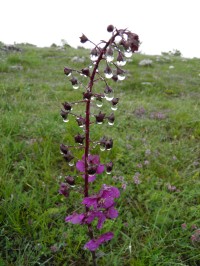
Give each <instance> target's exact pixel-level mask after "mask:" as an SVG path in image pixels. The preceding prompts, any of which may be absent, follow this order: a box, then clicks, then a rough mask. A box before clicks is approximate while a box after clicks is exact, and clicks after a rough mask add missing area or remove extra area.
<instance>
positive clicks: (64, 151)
mask: <svg viewBox="0 0 200 266" xmlns="http://www.w3.org/2000/svg"><path fill="white" fill-rule="evenodd" d="M68 151H69V149H68V146H66V145H64V144H60V152H62V153H64V154H67V153H68Z"/></svg>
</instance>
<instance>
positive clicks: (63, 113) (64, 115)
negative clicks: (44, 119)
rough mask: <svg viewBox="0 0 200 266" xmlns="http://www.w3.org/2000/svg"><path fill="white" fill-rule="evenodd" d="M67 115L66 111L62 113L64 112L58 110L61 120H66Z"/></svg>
mask: <svg viewBox="0 0 200 266" xmlns="http://www.w3.org/2000/svg"><path fill="white" fill-rule="evenodd" d="M68 113H69V112H67V111H64V110H62V109H61V110H60V115H61V116H62V118H63V119H67V116H68Z"/></svg>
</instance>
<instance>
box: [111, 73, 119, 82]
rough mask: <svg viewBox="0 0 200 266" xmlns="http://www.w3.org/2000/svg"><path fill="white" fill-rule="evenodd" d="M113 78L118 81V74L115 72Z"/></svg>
mask: <svg viewBox="0 0 200 266" xmlns="http://www.w3.org/2000/svg"><path fill="white" fill-rule="evenodd" d="M112 79H113V80H114V81H115V82H116V81H118V76H117V75H116V74H114V75H113V76H112Z"/></svg>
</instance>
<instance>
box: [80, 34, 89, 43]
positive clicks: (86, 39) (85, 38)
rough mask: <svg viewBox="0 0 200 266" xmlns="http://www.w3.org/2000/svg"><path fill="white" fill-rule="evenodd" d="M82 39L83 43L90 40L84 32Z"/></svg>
mask: <svg viewBox="0 0 200 266" xmlns="http://www.w3.org/2000/svg"><path fill="white" fill-rule="evenodd" d="M80 41H81V43H85V42H87V41H88V38H87V37H86V36H85V35H84V34H82V36H81V37H80Z"/></svg>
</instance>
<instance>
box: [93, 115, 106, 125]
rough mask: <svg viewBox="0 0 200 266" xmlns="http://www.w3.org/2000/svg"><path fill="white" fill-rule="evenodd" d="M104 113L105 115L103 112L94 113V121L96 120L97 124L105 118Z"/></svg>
mask: <svg viewBox="0 0 200 266" xmlns="http://www.w3.org/2000/svg"><path fill="white" fill-rule="evenodd" d="M105 115H106V114H103V113H102V112H99V114H98V115H95V117H96V122H97V123H98V124H101V123H103V120H104V118H105Z"/></svg>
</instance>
